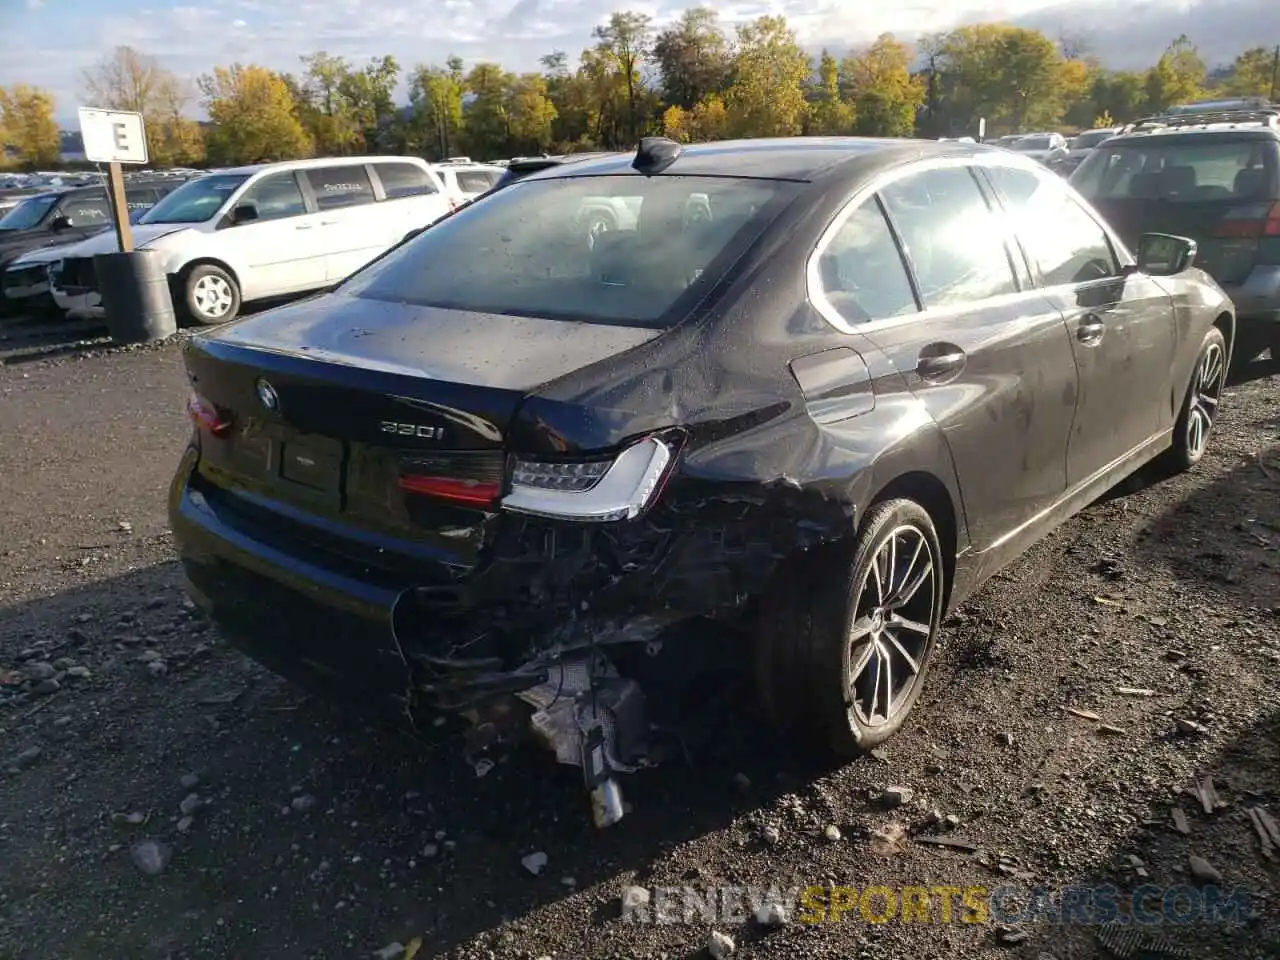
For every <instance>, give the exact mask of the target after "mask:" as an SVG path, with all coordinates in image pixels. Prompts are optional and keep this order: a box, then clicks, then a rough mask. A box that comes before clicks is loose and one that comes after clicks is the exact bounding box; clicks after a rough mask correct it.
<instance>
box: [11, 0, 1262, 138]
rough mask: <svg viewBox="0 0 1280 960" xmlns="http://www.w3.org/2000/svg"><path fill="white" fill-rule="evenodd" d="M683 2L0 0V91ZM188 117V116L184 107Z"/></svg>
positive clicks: (815, 16)
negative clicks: (113, 63)
mask: <svg viewBox="0 0 1280 960" xmlns="http://www.w3.org/2000/svg"><path fill="white" fill-rule="evenodd" d="M693 5H696V0H292V2H290V0H0V86H4V85H7V84H12V83H20V82H21V83H29V84H34V85H37V86H40V87H44V88H46V89H49V90H51V91H52V92H53V93H54V95H55V97H56V99H57V108H56V114H57V116H58V118H59V119H60V120H62V121H64V122H66V121H68V120H71V119H72V118H74V116H75V109H76V107H78V106H92V104H85V103H83V102H82V98H81V92H82V86H83V84H82V75H83V71H84V69H85V68H86V67H89V66H91V65H92V64H93V63H94V62H95V61H96V60H98V59H99V58H100V57H101V56H102V55H103V54H105V53H107V52H108V51H109V50H110V49H111V48H112V47H113V46H116V45H119V44H128V45H131V46H133V47H136V48H137V49H139V50H141V51H142V52H144V53H147V54H150V55H152V56H155V57H157V58H158V59H159V60H160V61H161V63H162V64H163V65H164V66H166V67H168V68H169V69H171V70H173V71H175V72H176V73H178V74H180V75H182V76H186V77H190V78H193V79H194V77H196V76H198V75H199V74H201V73H204V72H207V71H208V70H209V69H210V68H211V67H213V66H214V65H216V64H228V63H232V62H241V63H257V64H261V65H263V66H267V67H271V68H273V69H277V70H282V71H294V70H297V69H298V58H299V57H300V56H302V55H303V54H306V53H309V52H313V51H315V50H327V51H328V52H329V53H333V54H339V55H342V56H346V57H348V58H350V59H352V60H353V61H356V62H364V61H366V60H367V59H368V58H370V57H373V56H379V55H382V54H386V53H390V54H392V55H394V56H395V57H396V58H397V59H398V60H399V61H400V63H401V65H402V66H404V67H409V66H412V65H414V64H417V63H424V62H427V63H433V62H442V61H443V60H444V58H445V57H447V56H448V55H449V54H451V53H456V54H458V55H459V56H461V57H462V58H463V59H464V60H465V61H466V62H468V63H474V62H478V61H481V60H494V61H498V62H500V63H502V64H503V65H504V66H506V67H507V68H508V69H513V70H533V69H537V66H538V58H539V57H540V56H542V55H543V54H545V53H547V52H549V51H551V50H556V49H560V50H565V51H566V52H568V53H569V54H570V55H571V56H576V54H577V53H579V52H580V51H581V50H582V49H583V48H584V47H586V46H588V45H590V43H591V30H592V28H593V27H594V26H595V25H596V24H598V23H601V22H603V21H605V20H606V19H607V18H608V16H609V14H610V13H612V12H614V11H616V10H637V11H642V12H645V13H648V14H650V15H651V16H652V17H653V20H654V22H655V23H656V24H658V25H659V26H660V25H662V24H664V23H666V22H669V21H671V20H673V19H675V18H676V17H677V16H678V15H679V13H680V12H681V11H682V10H683V9H684V8H686V7H688V6H693ZM705 5H707V6H712V7H714V8H715V9H716V10H717V11H718V12H719V13H720V14H721V17H722V19H723V21H724V22H725V23H726V24H727V25H730V26H731V25H732V24H734V23H738V22H742V21H746V20H750V19H753V18H755V17H758V16H761V15H763V14H782V15H785V16H786V18H787V20H788V21H789V22H790V23H791V25H792V26H793V27H794V28H795V30H796V32H797V33H798V35H799V37H800V40H801V42H802V43H804V44H805V45H806V46H807V47H810V48H813V49H815V50H816V49H818V48H821V47H823V46H830V47H831V48H832V49H833V51H835V52H837V53H839V54H843V53H845V52H846V51H847V50H848V49H849V48H851V47H856V46H858V45H860V44H865V43H867V42H869V41H870V40H872V39H874V37H875V36H876V35H878V34H879V33H881V32H884V31H890V32H893V33H895V34H897V35H898V36H899V37H901V38H902V39H905V40H910V41H914V40H915V38H916V37H917V36H919V35H920V34H921V33H925V32H930V31H934V30H941V29H946V28H948V27H951V26H954V25H956V24H958V23H961V22H968V21H974V20H1008V21H1014V22H1025V23H1030V24H1032V25H1035V26H1042V27H1044V28H1045V29H1046V32H1048V33H1049V34H1050V35H1051V36H1053V35H1055V33H1056V32H1063V31H1069V32H1071V33H1073V34H1079V33H1086V34H1090V35H1092V34H1093V31H1092V30H1090V29H1088V28H1087V27H1086V24H1088V23H1089V22H1090V21H1091V20H1092V22H1093V23H1095V24H1096V23H1099V22H1102V23H1106V22H1107V20H1110V21H1111V26H1112V27H1114V25H1115V19H1114V18H1115V13H1116V7H1115V4H1114V3H1113V2H1111V0H1074V2H1071V3H1064V2H1063V0H988V2H985V3H984V2H981V0H897V2H892V3H879V4H877V3H870V2H864V0H706V4H705ZM1273 5H1274V8H1273ZM1241 7H1250V8H1253V7H1256V8H1257V10H1258V11H1262V12H1265V13H1267V14H1272V15H1275V16H1277V19H1280V2H1277V0H1151V2H1150V5H1149V6H1148V5H1147V0H1137V2H1134V0H1130V2H1129V3H1126V4H1125V5H1124V7H1122V8H1121V9H1122V10H1124V11H1125V12H1126V14H1127V16H1128V18H1129V19H1130V20H1131V21H1133V22H1134V23H1138V22H1139V21H1138V20H1137V19H1136V18H1135V14H1137V13H1142V12H1143V11H1147V12H1148V13H1147V14H1144V15H1143V17H1142V21H1141V22H1142V23H1143V24H1150V23H1151V22H1152V17H1156V18H1158V20H1159V23H1160V24H1161V25H1159V26H1152V27H1151V30H1152V31H1154V33H1153V39H1151V40H1150V42H1145V43H1144V42H1143V41H1142V40H1141V39H1139V40H1138V41H1137V42H1135V37H1134V36H1133V35H1132V34H1128V35H1126V36H1125V37H1124V39H1123V43H1115V50H1114V55H1115V56H1117V57H1120V58H1124V57H1125V56H1126V55H1128V56H1130V57H1133V56H1138V55H1141V57H1142V58H1144V59H1143V61H1142V62H1144V63H1150V62H1151V61H1152V60H1153V59H1154V58H1155V56H1158V54H1159V50H1160V48H1161V47H1163V45H1164V44H1166V43H1167V42H1168V41H1169V40H1170V39H1172V37H1173V36H1176V35H1177V33H1178V32H1181V30H1180V29H1178V26H1179V24H1180V23H1181V22H1182V20H1183V19H1185V20H1186V21H1187V22H1189V23H1193V25H1199V29H1200V32H1201V33H1205V34H1208V36H1195V37H1193V39H1194V40H1196V41H1197V42H1201V43H1203V42H1205V41H1207V40H1212V39H1213V36H1214V35H1216V34H1218V33H1220V32H1221V30H1220V27H1221V26H1222V25H1223V24H1224V23H1227V22H1228V21H1230V22H1231V23H1234V22H1235V21H1236V20H1237V19H1238V18H1237V17H1236V16H1234V15H1233V14H1234V13H1235V11H1236V9H1237V8H1241ZM1090 10H1092V13H1093V16H1092V17H1091V16H1090ZM1104 10H1105V11H1108V13H1107V14H1104V13H1103V11H1104ZM1104 16H1105V17H1107V19H1103V17H1104ZM1171 18H1172V19H1171ZM1256 25H1257V24H1256V22H1255V24H1254V26H1255V27H1256ZM1169 29H1173V30H1174V33H1173V34H1168V33H1167V31H1168V30H1169ZM1162 30H1163V31H1165V32H1163V33H1162V32H1160V31H1162ZM1107 34H1114V31H1113V30H1112V29H1108V30H1107V31H1105V32H1104V33H1103V34H1101V39H1102V41H1103V42H1104V43H1114V39H1113V37H1108V36H1107ZM1246 35H1247V31H1246ZM1253 35H1254V36H1256V35H1257V34H1256V33H1255V34H1253ZM1154 37H1158V38H1159V40H1158V42H1156V40H1155V39H1154ZM1276 39H1280V37H1277V38H1276ZM1153 43H1154V44H1155V46H1152V44H1153ZM1147 47H1151V49H1150V50H1148V49H1146V48H1147ZM1152 51H1154V53H1153V52H1152ZM1229 56H1230V55H1228V59H1229ZM1119 65H1120V66H1127V65H1129V64H1123V63H1122V64H1119ZM193 112H198V108H197V107H195V105H194V104H193Z"/></svg>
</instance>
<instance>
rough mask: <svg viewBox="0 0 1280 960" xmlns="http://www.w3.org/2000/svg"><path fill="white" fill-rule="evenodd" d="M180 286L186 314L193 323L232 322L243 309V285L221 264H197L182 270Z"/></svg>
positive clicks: (201, 324)
mask: <svg viewBox="0 0 1280 960" xmlns="http://www.w3.org/2000/svg"><path fill="white" fill-rule="evenodd" d="M178 287H179V291H180V295H181V298H182V299H181V301H180V304H181V307H182V314H183V318H184V319H186V320H188V321H190V322H191V323H195V324H199V325H200V326H203V327H211V326H216V325H218V324H222V323H230V322H231V321H232V320H234V319H235V318H236V317H237V316H238V315H239V313H240V286H239V284H237V283H236V281H235V277H233V276H231V274H230V273H228V272H227V271H226V270H224V269H222V267H219V266H215V265H214V264H212V263H201V264H197V265H196V266H194V267H191V268H190V269H188V270H187V271H185V272H184V273H183V274H182V276H181V278H180V280H179V283H178ZM215 293H216V303H215V298H214V294H215Z"/></svg>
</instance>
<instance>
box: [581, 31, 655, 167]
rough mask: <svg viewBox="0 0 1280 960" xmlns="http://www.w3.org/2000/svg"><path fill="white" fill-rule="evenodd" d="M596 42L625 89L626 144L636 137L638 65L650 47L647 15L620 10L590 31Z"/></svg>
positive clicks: (638, 106)
mask: <svg viewBox="0 0 1280 960" xmlns="http://www.w3.org/2000/svg"><path fill="white" fill-rule="evenodd" d="M591 35H592V36H593V37H595V38H596V40H597V41H598V43H597V49H598V51H599V52H600V53H601V54H603V55H604V56H605V57H606V58H608V59H609V60H611V61H612V62H613V64H614V67H615V69H616V70H617V72H618V74H619V75H620V76H621V77H622V81H623V83H624V84H625V85H626V90H627V118H626V131H627V136H628V142H629V143H635V142H636V141H637V140H638V139H639V136H640V128H641V125H642V124H641V120H640V116H641V113H640V99H641V98H640V90H639V88H640V83H641V78H640V65H641V64H642V63H643V62H644V61H645V60H646V59H647V58H648V56H649V50H650V41H651V38H650V21H649V16H648V14H644V13H632V12H626V11H624V12H621V13H614V14H612V15H610V17H609V22H608V23H606V24H603V25H602V26H598V27H596V28H595V30H594V31H592V34H591Z"/></svg>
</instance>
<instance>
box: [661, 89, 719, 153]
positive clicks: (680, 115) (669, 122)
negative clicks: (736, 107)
mask: <svg viewBox="0 0 1280 960" xmlns="http://www.w3.org/2000/svg"><path fill="white" fill-rule="evenodd" d="M728 129H729V116H728V112H727V111H726V110H725V106H724V100H723V98H721V97H720V96H719V95H718V94H714V93H710V94H707V96H705V97H703V98H702V100H700V101H699V102H698V103H697V104H695V105H694V106H693V108H692V109H691V110H686V109H684V107H679V106H671V107H668V108H667V109H666V111H665V112H664V113H663V114H662V133H663V135H664V136H667V137H670V138H671V139H672V140H679V141H680V142H681V143H706V142H708V141H711V140H723V139H724V137H725V136H726V135H727V132H728Z"/></svg>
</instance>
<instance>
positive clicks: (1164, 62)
mask: <svg viewBox="0 0 1280 960" xmlns="http://www.w3.org/2000/svg"><path fill="white" fill-rule="evenodd" d="M1206 73H1207V69H1206V67H1205V63H1204V61H1203V60H1202V59H1200V54H1199V52H1198V51H1197V50H1196V48H1195V45H1194V44H1192V42H1191V41H1190V40H1188V39H1187V36H1186V34H1183V35H1182V36H1180V37H1178V39H1177V40H1175V41H1173V43H1171V44H1169V46H1168V47H1167V48H1166V49H1165V51H1164V53H1163V54H1161V55H1160V59H1159V60H1158V61H1156V65H1155V66H1154V67H1152V68H1151V69H1150V70H1148V71H1147V77H1146V84H1145V86H1146V94H1147V103H1146V107H1147V109H1148V110H1150V111H1151V112H1152V113H1160V112H1161V111H1163V110H1166V109H1168V108H1169V107H1171V106H1173V105H1174V104H1177V103H1187V102H1189V101H1193V100H1195V99H1197V98H1198V97H1199V96H1200V95H1201V94H1202V93H1203V92H1204V86H1205V75H1206Z"/></svg>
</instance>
